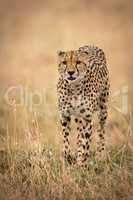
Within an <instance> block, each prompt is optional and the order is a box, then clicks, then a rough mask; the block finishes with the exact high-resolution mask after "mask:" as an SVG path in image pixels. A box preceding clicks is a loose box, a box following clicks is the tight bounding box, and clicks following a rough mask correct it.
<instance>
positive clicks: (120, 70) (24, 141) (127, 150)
mask: <svg viewBox="0 0 133 200" xmlns="http://www.w3.org/2000/svg"><path fill="white" fill-rule="evenodd" d="M132 10H133V3H132V1H130V0H129V1H128V3H127V2H125V1H124V0H118V1H116V0H111V1H110V2H109V1H106V0H98V1H97V0H94V1H90V0H71V1H65V0H58V2H57V1H51V0H49V1H41V0H40V1H39V2H38V1H34V0H32V1H31V0H27V1H25V0H23V1H18V0H12V1H9V0H5V1H2V0H0V24H1V26H0V200H1V199H2V200H7V199H9V200H10V199H11V200H16V199H20V200H21V199H29V200H30V199H37V200H42V199H46V200H47V199H48V200H49V199H52V200H53V199H56V200H58V199H60V200H62V199H64V200H66V199H72V200H74V199H75V200H80V199H81V200H82V199H86V200H106V199H107V200H109V199H110V200H112V199H113V200H130V199H132V196H133V189H132V185H133V176H132V174H133V160H132V152H133V140H132V133H133V110H132V100H133V95H132V77H133V74H132V72H133V70H132V52H133V45H132V34H133V26H132V18H133V14H132V13H133V12H132ZM87 44H96V45H97V46H99V47H101V48H102V49H103V50H104V51H105V53H106V56H107V61H108V68H109V71H110V82H111V96H113V94H114V92H116V93H117V95H116V98H115V100H116V103H112V102H110V104H109V118H108V122H107V128H106V130H107V131H106V132H107V134H106V143H107V144H106V146H107V159H106V160H105V161H104V162H97V161H96V160H95V156H94V155H95V152H94V151H92V155H91V158H90V160H89V162H88V165H89V170H87V169H86V170H82V169H77V168H76V167H74V166H68V165H67V164H66V166H65V167H64V166H63V165H62V159H61V156H60V151H61V147H62V145H61V144H62V143H61V140H62V139H61V137H60V135H59V132H60V129H59V125H58V112H57V99H56V82H57V61H56V60H57V58H56V57H57V56H56V52H57V51H58V50H62V49H77V48H78V47H80V46H82V45H87ZM18 85H19V86H20V85H21V87H23V88H24V89H26V88H27V90H26V91H24V93H23V94H22V99H25V98H26V95H27V98H26V99H27V101H26V103H22V104H21V105H18V103H19V102H20V97H21V96H20V91H18V90H16V89H14V90H12V91H11V92H10V95H9V97H10V101H11V102H12V106H10V105H8V104H7V102H6V101H5V98H4V97H5V93H6V91H7V89H8V88H10V87H11V86H18ZM123 86H126V87H127V86H128V91H127V94H126V95H127V97H128V101H127V105H128V112H127V113H126V114H122V113H121V112H119V111H117V110H116V108H118V107H121V103H122V102H121V100H122V98H121V97H122V96H123V95H125V93H121V92H122V90H123ZM35 93H39V94H41V97H43V101H42V102H41V103H40V104H39V105H38V101H39V99H38V95H34V96H32V95H33V94H35ZM22 99H21V100H22ZM95 135H96V134H95ZM75 136H76V131H73V133H72V134H71V142H72V146H73V147H75V146H74V145H75ZM95 139H96V138H95V137H94V144H93V146H94V147H95ZM94 149H95V148H94Z"/></svg>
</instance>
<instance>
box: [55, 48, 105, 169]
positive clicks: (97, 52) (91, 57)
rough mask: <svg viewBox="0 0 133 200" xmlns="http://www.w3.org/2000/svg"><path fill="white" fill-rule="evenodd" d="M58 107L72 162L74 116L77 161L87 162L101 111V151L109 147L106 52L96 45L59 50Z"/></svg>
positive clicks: (66, 150) (99, 146)
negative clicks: (105, 144)
mask: <svg viewBox="0 0 133 200" xmlns="http://www.w3.org/2000/svg"><path fill="white" fill-rule="evenodd" d="M58 62H59V65H58V71H59V80H58V86H57V94H58V107H59V114H60V122H61V126H62V134H63V141H64V147H63V155H64V157H65V159H66V160H68V161H69V162H71V161H72V159H71V151H70V145H69V134H70V131H71V127H70V122H71V116H72V115H73V116H74V117H75V122H76V123H77V131H78V134H77V139H78V141H77V145H78V148H77V154H76V161H77V163H78V164H79V165H84V163H85V162H86V161H87V159H88V157H89V150H90V144H91V136H92V117H93V114H94V113H95V111H99V112H98V113H99V115H98V116H99V123H100V129H99V131H98V134H99V139H100V141H99V145H98V149H97V151H98V152H102V151H103V150H104V149H105V146H104V143H105V142H104V135H105V122H106V119H107V101H108V96H109V76H108V69H107V65H106V58H105V54H104V52H103V51H102V50H101V49H100V48H98V47H94V46H83V47H81V48H79V49H78V50H74V51H66V52H64V51H60V52H59V53H58Z"/></svg>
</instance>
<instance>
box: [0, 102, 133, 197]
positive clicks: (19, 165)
mask: <svg viewBox="0 0 133 200" xmlns="http://www.w3.org/2000/svg"><path fill="white" fill-rule="evenodd" d="M1 105H3V106H2V107H1V112H0V114H1V118H0V119H1V122H2V123H1V135H0V136H1V138H0V142H1V151H0V199H2V200H4V199H5V200H7V199H9V200H10V199H11V200H12V199H13V200H16V199H20V200H21V199H22V200H25V199H29V200H30V199H36V200H42V199H45V200H53V199H56V200H58V199H59V200H62V199H64V200H67V199H73V200H74V199H75V200H78V199H79V200H80V199H81V200H85V199H86V200H93V199H94V200H105V199H108V200H112V199H113V200H130V199H132V196H133V189H132V186H133V157H132V153H133V144H132V140H131V139H132V138H131V137H132V135H131V126H130V121H131V119H130V118H129V117H128V116H127V117H123V116H122V115H121V114H119V115H120V116H119V118H118V119H117V118H116V116H115V115H116V114H115V112H113V113H114V115H111V116H110V118H111V121H110V120H109V122H108V124H107V127H106V129H107V135H106V147H107V158H106V159H105V160H104V161H97V160H96V159H95V151H94V150H92V152H91V157H90V159H89V161H88V168H87V169H81V168H77V167H76V166H70V165H68V164H67V163H65V164H64V163H63V162H62V157H61V155H60V150H61V145H60V141H61V138H60V136H59V133H58V135H57V134H56V132H55V133H54V131H53V132H52V129H49V128H48V127H50V125H46V124H47V121H46V122H45V120H46V119H45V118H44V119H43V118H42V117H41V116H40V115H38V114H37V113H35V112H34V113H32V112H30V111H28V110H27V108H26V107H24V106H19V107H17V106H16V103H14V104H13V105H12V106H10V107H7V106H6V105H4V103H2V102H1ZM117 116H118V113H117ZM2 120H3V121H2ZM51 120H52V122H51V124H54V125H53V126H55V127H56V126H58V125H57V123H56V122H54V121H58V120H57V116H55V117H54V116H53V117H52V118H51ZM2 126H3V128H2ZM50 130H51V131H50ZM113 133H114V134H113ZM45 134H46V135H45ZM52 134H55V139H53V140H52V138H53V137H54V135H52ZM49 135H50V136H49ZM56 137H58V139H56ZM74 138H75V135H73V136H72V138H71V140H72V142H73V141H74V140H75V139H74ZM94 144H95V138H94ZM93 146H95V145H93Z"/></svg>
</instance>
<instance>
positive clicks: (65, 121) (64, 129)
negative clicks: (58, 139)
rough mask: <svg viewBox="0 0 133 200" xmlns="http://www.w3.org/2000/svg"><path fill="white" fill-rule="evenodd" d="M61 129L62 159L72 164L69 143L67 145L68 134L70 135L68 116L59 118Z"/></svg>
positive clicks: (69, 119)
mask: <svg viewBox="0 0 133 200" xmlns="http://www.w3.org/2000/svg"><path fill="white" fill-rule="evenodd" d="M60 121H61V126H62V127H61V128H62V135H63V157H64V159H65V160H66V161H67V162H68V163H70V164H72V157H71V151H70V143H69V134H70V130H71V129H70V121H71V118H70V117H69V116H67V117H66V116H61V118H60Z"/></svg>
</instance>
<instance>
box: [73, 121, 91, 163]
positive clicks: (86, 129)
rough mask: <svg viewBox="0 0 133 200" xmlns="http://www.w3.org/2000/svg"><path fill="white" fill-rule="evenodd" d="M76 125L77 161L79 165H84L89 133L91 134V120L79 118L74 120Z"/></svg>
mask: <svg viewBox="0 0 133 200" xmlns="http://www.w3.org/2000/svg"><path fill="white" fill-rule="evenodd" d="M76 121H77V125H78V128H77V129H78V132H79V133H78V142H77V144H78V151H77V163H78V165H79V166H84V165H85V164H86V161H87V159H88V157H89V150H90V143H91V135H92V120H91V118H89V119H80V120H78V119H77V120H76Z"/></svg>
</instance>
